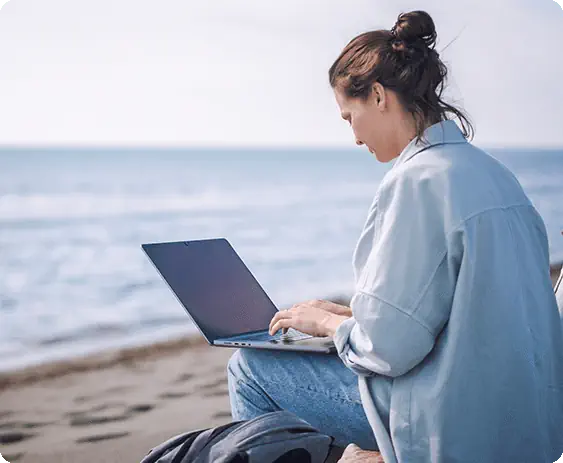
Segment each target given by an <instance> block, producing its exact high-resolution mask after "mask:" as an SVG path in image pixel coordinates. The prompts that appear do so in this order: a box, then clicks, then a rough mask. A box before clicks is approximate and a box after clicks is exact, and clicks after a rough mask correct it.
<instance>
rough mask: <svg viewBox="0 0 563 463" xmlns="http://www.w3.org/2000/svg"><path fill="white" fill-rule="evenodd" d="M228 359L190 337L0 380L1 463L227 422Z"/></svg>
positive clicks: (145, 446) (136, 457)
mask: <svg viewBox="0 0 563 463" xmlns="http://www.w3.org/2000/svg"><path fill="white" fill-rule="evenodd" d="M560 269H561V264H559V265H555V266H553V267H552V280H553V283H555V281H556V278H557V276H558V275H559V272H560ZM233 353H234V349H231V348H220V347H210V346H208V345H207V344H206V343H205V341H204V340H203V338H202V337H200V336H199V335H194V336H192V337H189V338H183V339H179V340H171V341H168V342H161V343H158V344H153V345H150V346H145V347H136V348H129V349H121V350H117V351H110V352H106V353H102V354H97V355H93V356H89V357H87V358H78V359H75V360H71V361H64V362H59V363H53V364H47V365H42V366H40V367H35V368H30V369H25V370H22V371H18V372H11V373H8V374H0V453H1V454H2V455H3V456H4V458H5V459H6V460H7V461H9V462H10V463H14V462H18V463H55V462H56V463H65V462H73V463H75V462H81V463H90V462H96V463H104V462H107V463H114V462H115V463H118V462H119V463H122V462H140V461H141V460H142V458H143V457H144V455H145V454H146V453H147V452H148V451H149V450H150V449H151V448H152V447H154V446H156V445H158V444H159V443H161V442H163V441H164V440H166V439H168V438H170V437H172V436H174V435H176V434H179V433H182V432H186V431H191V430H196V429H202V428H207V427H212V426H218V425H221V424H224V423H227V422H230V421H232V418H231V413H230V405H229V397H228V390H227V376H226V366H227V362H228V360H229V358H230V356H231V355H232V354H233ZM0 461H1V460H0Z"/></svg>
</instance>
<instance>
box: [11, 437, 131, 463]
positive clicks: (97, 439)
mask: <svg viewBox="0 0 563 463" xmlns="http://www.w3.org/2000/svg"><path fill="white" fill-rule="evenodd" d="M129 434H130V433H128V432H109V433H106V434H97V435H94V436H88V437H81V438H80V439H76V441H75V442H76V443H77V444H88V443H94V442H100V441H105V440H110V439H119V438H120V437H126V436H128V435H129ZM0 463H1V462H0Z"/></svg>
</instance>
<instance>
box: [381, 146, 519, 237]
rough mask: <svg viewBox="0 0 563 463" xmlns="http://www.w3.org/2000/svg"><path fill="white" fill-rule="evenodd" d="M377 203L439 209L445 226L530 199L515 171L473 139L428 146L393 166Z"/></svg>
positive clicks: (452, 225)
mask: <svg viewBox="0 0 563 463" xmlns="http://www.w3.org/2000/svg"><path fill="white" fill-rule="evenodd" d="M377 197H378V203H379V207H380V209H382V210H385V209H386V208H389V207H391V208H393V207H394V206H397V207H399V205H400V207H414V208H418V207H421V208H427V209H428V210H429V211H430V210H432V211H434V213H436V212H440V214H441V215H443V219H444V221H445V223H444V226H445V228H446V229H451V228H453V227H455V226H457V225H459V224H460V223H461V222H462V221H463V220H465V219H466V218H467V217H470V216H472V215H474V214H476V213H479V212H480V211H484V210H487V209H491V208H504V207H508V206H511V205H515V204H530V200H529V199H528V198H527V196H526V194H525V193H524V190H523V189H522V187H521V185H520V183H519V181H518V180H517V179H516V176H515V175H514V174H513V173H512V172H511V171H510V170H509V169H508V168H507V167H506V166H505V165H504V164H502V163H501V162H500V161H499V160H498V159H496V158H495V157H493V156H492V155H490V154H489V153H487V152H486V151H484V150H481V149H480V148H477V147H475V146H474V145H472V144H471V143H456V144H453V143H452V144H448V143H446V144H440V145H433V146H430V147H428V148H426V149H424V150H423V151H421V152H419V153H417V154H416V155H414V156H413V157H412V158H411V159H409V160H408V161H406V162H404V163H403V164H400V165H399V166H397V167H393V168H392V169H391V170H390V171H389V172H388V173H387V174H386V175H385V177H384V178H383V180H382V182H381V184H380V187H379V189H378V193H377Z"/></svg>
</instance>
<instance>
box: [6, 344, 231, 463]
mask: <svg viewBox="0 0 563 463" xmlns="http://www.w3.org/2000/svg"><path fill="white" fill-rule="evenodd" d="M202 341H203V340H202V339H201V338H199V337H194V338H192V339H186V340H183V341H181V342H174V343H169V344H166V343H165V344H161V345H155V346H151V349H145V350H144V351H142V350H135V349H131V350H129V351H121V352H119V353H117V354H115V355H113V356H111V355H110V356H107V355H106V356H96V357H95V358H92V359H89V360H88V361H86V362H81V360H80V359H78V360H76V361H74V364H72V363H67V364H66V367H67V371H66V372H65V371H64V370H63V368H64V366H65V365H64V364H62V363H61V364H59V366H58V368H57V367H55V366H53V369H52V370H51V373H50V374H51V375H53V374H52V372H56V373H57V374H56V375H53V376H58V377H54V378H46V377H45V376H49V374H48V373H49V369H48V368H44V370H43V372H42V373H43V374H44V376H43V377H41V376H38V375H34V374H33V373H32V372H29V371H28V372H27V373H23V374H19V375H13V376H11V377H10V381H9V383H10V385H7V384H8V381H7V380H6V378H4V379H5V381H4V388H3V390H2V391H1V392H0V453H2V455H3V456H4V458H5V459H6V460H8V461H9V462H10V463H14V462H22V463H42V462H45V463H47V462H53V463H54V462H57V463H63V462H83V463H90V462H97V463H101V462H139V461H141V459H142V458H143V457H144V455H145V454H146V453H147V452H148V451H149V450H150V448H151V447H153V446H156V445H158V444H159V443H160V442H163V441H164V440H166V439H168V438H170V437H172V436H173V435H175V434H179V433H181V432H186V431H190V430H195V429H202V428H207V427H211V426H218V425H220V424H224V423H227V422H230V421H231V413H230V406H229V398H228V390H227V376H226V365H227V362H228V359H229V357H230V356H231V355H232V354H233V352H234V350H233V349H230V348H219V347H209V346H208V345H207V344H205V343H203V344H202ZM203 342H204V341H203ZM84 363H86V364H87V365H88V368H85V366H84ZM96 363H98V365H97V366H96ZM80 369H82V370H84V371H73V370H80Z"/></svg>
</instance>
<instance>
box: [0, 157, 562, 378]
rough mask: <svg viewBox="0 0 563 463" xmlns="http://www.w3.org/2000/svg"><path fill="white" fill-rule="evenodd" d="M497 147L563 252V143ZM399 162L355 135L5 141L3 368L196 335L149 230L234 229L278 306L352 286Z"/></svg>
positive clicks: (170, 234)
mask: <svg viewBox="0 0 563 463" xmlns="http://www.w3.org/2000/svg"><path fill="white" fill-rule="evenodd" d="M487 151H488V152H489V153H490V154H491V155H493V156H495V157H496V158H497V159H499V160H500V161H501V162H503V163H504V164H505V165H506V166H507V167H509V169H511V171H512V172H513V173H514V174H515V175H516V176H517V178H518V179H519V181H520V183H521V184H522V186H523V187H524V189H525V191H526V193H527V194H528V196H529V197H530V199H531V200H532V202H533V203H534V205H535V207H536V208H537V209H538V211H539V212H540V214H541V215H542V217H543V219H544V221H545V224H546V227H547V230H548V237H549V247H550V256H551V261H552V263H555V262H559V261H562V260H563V236H562V235H561V233H560V231H561V230H563V150H542V149H537V150H534V149H529V148H527V149H489V150H487ZM391 167H392V162H391V163H386V164H384V163H380V162H378V161H377V159H376V158H375V157H374V156H373V155H371V154H369V153H368V152H367V150H365V149H360V148H357V147H353V148H350V149H325V148H323V149H283V148H277V149H265V148H248V149H247V148H232V149H211V148H186V149H180V148H177V149H170V148H169V149H156V148H151V149H148V148H147V149H142V148H127V149H126V148H122V149H102V148H48V149H47V148H44V149H40V148H26V149H24V148H3V149H0V370H1V371H8V370H13V369H19V368H22V367H25V366H30V365H34V364H38V363H44V362H50V361H54V360H61V359H67V358H73V357H77V356H83V355H88V354H91V353H94V352H99V351H101V350H104V349H108V348H118V347H126V346H134V345H144V344H149V343H153V342H156V341H159V340H164V339H170V338H173V337H179V336H184V335H186V334H191V333H197V329H196V328H195V327H194V326H193V324H192V323H191V321H190V319H189V317H188V316H187V315H186V313H185V311H184V309H183V308H182V306H181V305H180V304H179V302H178V300H177V299H176V298H175V296H174V295H173V294H172V292H171V291H170V289H169V288H168V286H167V285H166V283H165V282H164V281H163V280H162V278H161V277H160V275H159V274H158V273H157V272H156V270H155V268H154V267H153V266H152V264H151V263H150V261H149V260H148V258H147V257H146V255H145V254H144V252H143V251H142V249H141V244H143V243H156V242H163V241H183V240H192V239H205V238H219V237H224V238H227V239H228V240H229V241H230V243H231V245H232V246H233V247H234V249H235V250H236V251H237V253H238V254H239V255H240V256H241V258H242V259H243V261H244V262H245V263H246V265H247V266H248V268H249V269H250V270H251V272H252V273H253V274H254V276H255V277H256V279H257V280H258V281H259V283H260V284H261V286H262V287H263V288H264V290H265V291H266V292H267V293H268V295H269V296H270V298H271V299H272V301H273V302H274V303H275V304H276V305H277V306H278V307H279V308H284V307H289V306H291V305H292V304H294V303H297V302H300V301H303V300H308V299H313V298H322V299H329V298H331V297H339V296H344V297H348V296H350V295H351V294H352V290H353V272H352V252H353V249H354V246H355V244H356V241H357V239H358V237H359V234H360V231H361V229H362V227H363V224H364V221H365V219H366V215H367V211H368V209H369V206H370V205H371V202H372V200H373V197H374V194H375V192H376V190H377V187H378V185H379V182H380V181H381V179H382V178H383V176H384V175H385V173H386V172H387V171H388V170H389V169H390V168H391ZM406 279H407V276H406V275H405V280H406Z"/></svg>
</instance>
